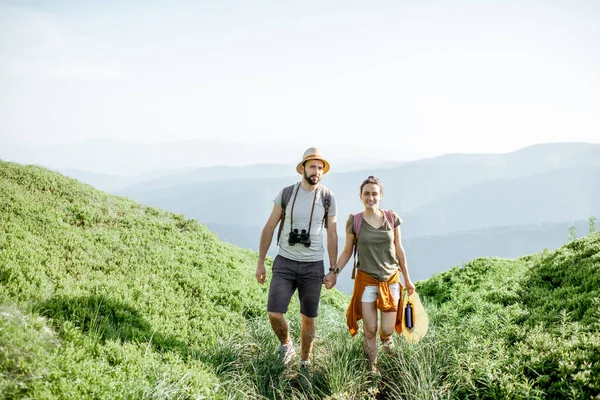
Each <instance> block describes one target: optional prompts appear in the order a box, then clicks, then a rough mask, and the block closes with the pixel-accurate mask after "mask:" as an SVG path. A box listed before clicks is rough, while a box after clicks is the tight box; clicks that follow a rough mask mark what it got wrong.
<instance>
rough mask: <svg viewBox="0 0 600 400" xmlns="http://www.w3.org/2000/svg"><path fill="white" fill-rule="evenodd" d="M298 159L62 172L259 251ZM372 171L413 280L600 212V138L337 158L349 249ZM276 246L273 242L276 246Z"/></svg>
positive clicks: (554, 243) (562, 238)
mask: <svg viewBox="0 0 600 400" xmlns="http://www.w3.org/2000/svg"><path fill="white" fill-rule="evenodd" d="M205 144H206V143H205ZM213 144H214V143H213ZM190 146H191V144H190ZM242 147H243V146H242ZM190 148H194V146H191V147H190ZM216 148H218V146H217V147H214V146H212V147H211V145H208V144H207V147H206V149H212V150H211V151H215V149H216ZM99 149H100V150H101V149H102V146H100V147H99ZM253 149H254V148H253V147H247V148H246V149H245V151H248V152H252V151H253ZM188 150H189V149H188ZM230 150H231V148H230ZM130 151H131V152H133V151H134V149H133V148H132V149H130ZM139 151H140V152H142V153H143V152H144V150H143V149H141V150H139ZM182 151H183V150H182ZM190 151H191V150H190ZM203 151H204V150H203ZM207 151H208V150H207ZM181 154H188V153H186V152H183V153H181ZM202 154H204V153H202ZM211 157H213V158H214V159H215V160H217V159H219V158H218V157H217V155H216V154H214V155H211V156H210V157H208V158H206V160H204V161H206V162H209V161H210V160H212V159H213V158H211ZM215 157H216V158H215ZM296 158H297V154H296V155H295V156H293V157H292V156H290V157H288V158H287V162H284V163H277V164H266V163H265V161H266V160H264V159H257V160H256V162H255V163H254V164H251V165H244V166H231V165H230V166H215V165H212V166H204V167H194V168H184V167H180V168H175V169H171V170H167V169H165V165H166V164H161V163H160V160H157V163H156V165H155V167H156V168H157V171H156V172H152V173H148V174H144V175H136V176H131V177H127V176H122V175H114V174H99V173H90V172H87V171H82V170H74V169H62V170H60V171H61V172H63V173H64V174H66V175H69V176H72V177H75V178H77V179H79V180H81V181H83V182H86V183H89V184H92V185H93V186H96V187H98V188H100V189H103V190H106V191H110V192H112V193H115V194H119V195H122V196H127V197H131V198H133V199H134V200H136V201H138V202H140V203H142V204H146V205H153V206H156V207H159V208H163V209H165V210H168V211H172V212H176V213H180V214H184V215H185V216H186V217H187V218H195V219H197V220H198V221H199V222H200V223H202V224H206V225H207V226H208V227H209V229H211V230H212V231H214V232H216V233H217V234H218V235H219V237H220V238H221V239H222V240H225V241H229V242H231V243H234V244H236V245H238V246H241V247H245V248H251V249H254V250H257V248H258V241H259V237H260V233H261V230H262V227H263V226H264V224H265V222H266V220H267V217H268V215H269V214H270V212H271V209H272V207H273V203H272V202H273V198H274V197H275V195H276V194H277V193H278V192H279V190H281V188H283V187H284V186H286V185H288V184H290V183H293V182H296V181H298V180H300V176H299V175H298V174H297V173H296V172H295V169H294V166H295V162H290V160H295V159H296ZM107 159H110V157H109V156H107ZM221 159H222V158H221ZM161 168H162V169H161ZM369 175H375V176H377V177H378V178H380V179H381V181H382V183H383V187H384V196H383V199H382V206H383V207H385V208H392V209H394V210H396V211H397V212H398V213H399V214H400V215H401V216H402V218H403V219H404V224H403V228H402V232H403V237H404V243H405V246H406V248H407V254H408V257H409V262H410V265H411V273H412V275H413V278H414V279H425V278H428V277H429V276H431V274H433V273H436V272H440V271H443V270H446V269H448V268H450V267H452V266H453V265H456V264H461V263H463V262H466V261H468V260H471V259H473V258H475V257H481V256H491V255H495V256H500V257H517V256H520V255H523V254H527V253H532V252H537V251H539V250H541V249H542V248H544V247H547V248H554V247H558V246H560V245H562V244H564V243H565V242H566V241H567V239H568V228H569V227H570V226H576V227H577V231H578V233H580V234H581V233H582V232H583V231H585V229H586V224H587V220H588V218H589V217H590V216H597V217H600V144H589V143H553V144H540V145H536V146H530V147H527V148H524V149H521V150H518V151H515V152H511V153H506V154H448V155H444V156H439V157H433V158H428V159H420V160H416V161H410V162H404V161H397V162H390V161H386V160H379V161H374V160H360V161H359V160H356V161H355V162H348V163H346V164H343V163H341V162H339V163H333V162H332V170H331V172H330V173H329V174H327V175H326V176H325V177H324V178H323V183H324V184H325V185H327V186H328V187H329V188H330V189H331V190H332V191H333V192H334V193H335V195H336V198H337V201H338V234H339V237H340V243H339V246H340V250H341V248H342V246H343V241H344V228H345V222H346V219H347V218H348V215H349V214H350V213H355V212H358V211H360V210H362V205H361V203H360V200H359V198H358V194H359V186H360V183H361V182H362V181H363V180H364V179H365V178H366V177H367V176H369ZM599 225H600V223H599ZM276 251H277V248H276V247H275V245H272V246H271V248H270V250H269V254H270V255H273V256H274V255H275V254H276ZM342 281H343V279H342V280H341V282H340V285H341V287H342V288H343V289H348V288H349V286H348V285H351V282H342Z"/></svg>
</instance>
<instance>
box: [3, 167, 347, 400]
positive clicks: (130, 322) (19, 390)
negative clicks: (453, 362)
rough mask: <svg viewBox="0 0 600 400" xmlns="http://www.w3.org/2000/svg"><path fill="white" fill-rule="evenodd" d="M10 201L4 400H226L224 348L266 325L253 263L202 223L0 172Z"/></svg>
mask: <svg viewBox="0 0 600 400" xmlns="http://www.w3.org/2000/svg"><path fill="white" fill-rule="evenodd" d="M0 193H1V196H0V226H1V227H2V229H1V230H0V301H1V304H2V305H1V309H0V324H1V325H0V328H1V329H0V346H1V348H2V351H3V353H6V355H7V357H5V358H3V359H2V360H1V361H0V371H1V372H2V375H0V393H2V394H3V395H4V396H5V397H6V398H10V397H12V396H25V397H27V396H32V397H40V398H42V397H51V396H52V395H55V396H58V397H69V396H73V397H82V396H92V397H95V396H98V397H102V398H116V397H124V398H127V397H133V398H137V397H152V396H153V393H154V394H156V395H157V397H162V395H159V393H162V394H163V395H164V394H165V393H168V392H169V391H171V392H173V393H179V394H185V393H186V392H187V393H188V394H190V395H191V394H192V393H204V394H209V393H210V392H211V391H213V390H214V389H215V388H218V386H217V385H218V384H219V383H220V378H219V377H218V376H217V375H216V368H215V367H214V365H212V364H211V357H213V355H214V354H215V348H216V347H217V344H218V342H219V338H220V337H224V338H228V337H230V336H231V335H232V334H234V333H235V334H239V332H244V331H245V330H246V329H247V326H248V323H249V322H248V321H252V320H253V318H254V317H257V316H261V317H263V318H264V314H265V311H264V308H265V304H266V289H261V288H259V287H258V285H257V284H256V282H255V279H254V268H255V265H256V264H255V263H256V255H255V253H252V252H250V251H244V250H241V249H239V248H235V247H234V246H231V245H227V244H225V243H222V242H220V241H218V240H217V239H216V236H215V235H214V234H212V233H211V232H209V231H208V230H207V229H206V228H205V227H203V226H201V225H199V224H198V223H197V222H196V221H195V220H186V219H184V218H183V216H181V215H175V214H171V213H167V212H164V211H161V210H159V209H156V208H152V207H144V206H141V205H139V204H137V203H134V202H133V201H130V200H128V199H125V198H119V197H115V196H111V195H107V194H105V193H103V192H99V191H97V190H95V189H93V188H91V187H89V186H86V185H82V184H80V183H79V182H77V181H75V180H73V179H69V178H66V177H63V176H61V175H59V174H56V173H51V172H49V171H47V170H44V169H41V168H37V167H33V166H28V167H23V166H19V165H17V164H12V163H3V162H2V163H0ZM326 297H327V298H328V299H329V301H328V302H329V303H335V302H336V301H337V302H338V303H339V304H341V300H339V298H338V300H335V299H334V295H333V294H329V293H328V294H327V296H326ZM339 304H338V306H339ZM263 323H266V321H265V320H263ZM133 382H135V384H133ZM0 397H2V395H0Z"/></svg>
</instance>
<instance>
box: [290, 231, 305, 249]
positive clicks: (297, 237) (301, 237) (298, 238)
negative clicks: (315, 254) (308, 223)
mask: <svg viewBox="0 0 600 400" xmlns="http://www.w3.org/2000/svg"><path fill="white" fill-rule="evenodd" d="M288 243H289V245H290V246H293V245H295V244H296V243H302V244H303V245H304V246H305V247H310V233H308V232H306V229H302V231H300V233H298V229H294V230H293V231H291V232H290V236H289V237H288Z"/></svg>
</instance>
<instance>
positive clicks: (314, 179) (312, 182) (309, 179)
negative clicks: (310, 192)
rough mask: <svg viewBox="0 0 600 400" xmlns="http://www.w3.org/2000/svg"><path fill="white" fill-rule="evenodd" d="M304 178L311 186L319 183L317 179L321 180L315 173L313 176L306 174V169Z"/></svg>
mask: <svg viewBox="0 0 600 400" xmlns="http://www.w3.org/2000/svg"><path fill="white" fill-rule="evenodd" d="M304 180H305V181H306V182H307V183H308V184H309V185H311V186H314V185H316V184H318V183H319V181H320V180H321V178H319V177H317V176H316V175H313V176H308V175H306V171H304Z"/></svg>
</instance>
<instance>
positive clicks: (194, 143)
mask: <svg viewBox="0 0 600 400" xmlns="http://www.w3.org/2000/svg"><path fill="white" fill-rule="evenodd" d="M315 145H318V144H310V143H309V144H307V143H304V142H302V143H290V142H289V140H286V142H285V143H283V142H269V143H258V142H255V141H252V140H251V139H249V141H247V142H227V141H222V140H218V139H215V140H213V139H189V140H180V141H165V142H160V143H133V142H126V141H121V140H112V139H86V140H81V141H76V142H65V143H52V144H23V143H19V142H8V143H4V142H0V159H1V160H5V161H14V162H18V163H21V164H36V165H39V166H43V167H46V168H49V169H52V170H56V171H61V172H62V171H64V170H78V171H85V172H87V173H90V172H92V173H98V174H108V175H115V176H120V177H128V178H143V177H140V175H144V174H148V173H155V172H156V171H173V170H180V171H181V170H192V169H197V168H204V167H213V166H215V165H228V166H234V167H244V166H248V165H254V164H265V163H268V164H287V163H290V165H291V164H292V163H295V161H296V160H299V159H300V158H301V155H302V153H303V152H304V150H306V149H307V148H308V147H310V146H315ZM321 150H323V151H324V153H325V154H327V157H328V159H330V161H331V162H333V163H335V165H336V167H337V168H340V167H341V168H342V169H344V170H346V171H349V170H354V169H356V168H360V166H365V165H368V166H371V165H384V164H392V165H393V164H396V163H399V162H402V161H406V160H415V159H417V158H420V157H422V155H419V154H411V153H407V152H399V151H398V150H396V149H384V150H380V149H369V148H366V147H364V146H361V145H360V144H357V145H354V144H337V145H335V146H328V147H324V148H321ZM340 170H341V169H340ZM292 172H293V170H292ZM88 178H91V179H92V180H94V178H93V177H90V176H88ZM117 179H118V178H117ZM142 180H146V179H135V183H139V182H141V181H142ZM86 183H89V184H92V185H94V186H96V187H98V185H97V183H98V181H97V180H95V181H87V182H86ZM131 184H133V183H131Z"/></svg>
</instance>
